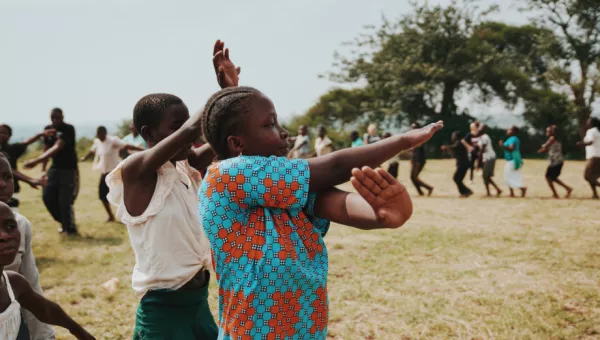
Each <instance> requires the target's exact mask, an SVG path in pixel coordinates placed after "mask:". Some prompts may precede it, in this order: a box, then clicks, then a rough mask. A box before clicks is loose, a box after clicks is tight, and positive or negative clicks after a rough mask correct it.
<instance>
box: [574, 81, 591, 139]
mask: <svg viewBox="0 0 600 340" xmlns="http://www.w3.org/2000/svg"><path fill="white" fill-rule="evenodd" d="M571 89H572V91H573V96H574V97H575V99H574V100H573V103H574V104H575V108H576V113H577V124H578V127H579V136H580V137H582V138H583V136H585V132H586V122H587V120H588V119H589V118H590V114H591V110H590V107H589V106H588V105H587V103H586V100H585V83H584V84H578V86H576V87H573V86H572V87H571Z"/></svg>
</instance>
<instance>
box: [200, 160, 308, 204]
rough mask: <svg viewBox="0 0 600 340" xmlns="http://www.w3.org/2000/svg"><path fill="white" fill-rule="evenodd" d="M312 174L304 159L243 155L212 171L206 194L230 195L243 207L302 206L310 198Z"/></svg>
mask: <svg viewBox="0 0 600 340" xmlns="http://www.w3.org/2000/svg"><path fill="white" fill-rule="evenodd" d="M309 178H310V169H309V166H308V162H307V161H306V160H304V159H293V160H292V159H287V158H284V157H268V158H267V157H258V156H240V157H236V158H232V159H228V160H225V161H222V162H221V163H219V164H218V165H217V166H216V167H213V168H212V169H211V170H210V171H209V174H207V178H206V181H207V184H208V188H206V196H207V197H209V198H211V199H213V200H220V199H221V198H223V197H227V198H228V199H229V200H231V201H232V202H235V203H236V204H238V205H240V206H241V207H268V208H280V209H288V210H294V209H302V208H304V207H305V206H306V203H307V200H308V187H309Z"/></svg>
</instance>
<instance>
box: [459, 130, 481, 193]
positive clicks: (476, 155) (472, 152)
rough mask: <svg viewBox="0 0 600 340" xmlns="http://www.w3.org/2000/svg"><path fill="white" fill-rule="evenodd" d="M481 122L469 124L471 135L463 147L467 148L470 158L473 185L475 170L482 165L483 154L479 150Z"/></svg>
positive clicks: (463, 142) (464, 140)
mask: <svg viewBox="0 0 600 340" xmlns="http://www.w3.org/2000/svg"><path fill="white" fill-rule="evenodd" d="M480 125H481V124H480V123H479V122H473V123H471V124H469V133H467V135H466V136H465V137H464V138H463V139H462V141H461V143H462V145H464V146H465V148H467V155H468V157H469V170H470V173H469V179H470V181H471V184H473V173H474V172H475V168H477V169H480V168H481V165H482V160H481V152H480V150H479V146H478V142H479V137H480V135H479V126H480Z"/></svg>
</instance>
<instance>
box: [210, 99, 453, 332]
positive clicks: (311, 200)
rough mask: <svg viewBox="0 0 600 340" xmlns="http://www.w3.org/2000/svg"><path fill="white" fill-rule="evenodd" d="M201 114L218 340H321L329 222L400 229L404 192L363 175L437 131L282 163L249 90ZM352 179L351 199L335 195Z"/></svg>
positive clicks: (384, 176) (276, 136)
mask: <svg viewBox="0 0 600 340" xmlns="http://www.w3.org/2000/svg"><path fill="white" fill-rule="evenodd" d="M203 115H204V117H203V122H202V126H203V132H204V135H205V137H206V139H207V140H208V142H209V143H210V145H211V147H212V148H213V150H214V152H215V153H216V154H217V157H218V160H219V161H218V162H217V163H216V164H213V165H212V166H211V167H209V169H208V172H207V175H206V176H205V178H204V180H203V182H202V185H201V187H200V191H199V212H200V216H201V220H202V224H203V226H204V228H205V230H206V233H207V236H208V237H209V240H210V242H211V248H212V251H213V262H214V265H215V270H216V274H217V282H218V284H219V318H220V320H219V339H325V338H326V333H327V321H328V308H329V307H328V298H327V268H328V259H327V249H326V247H325V244H324V242H323V237H324V236H325V234H326V233H327V230H328V228H329V221H334V222H336V223H340V224H343V225H350V226H353V227H357V228H361V229H377V228H397V227H399V226H401V225H402V224H404V223H405V222H406V221H407V220H408V218H409V217H410V216H411V214H412V203H411V200H410V197H409V195H408V193H407V192H406V188H404V186H402V185H401V184H400V183H398V182H397V181H396V180H395V179H394V178H392V177H391V176H390V175H389V174H388V173H387V172H385V171H383V170H381V169H376V170H373V169H371V168H369V167H368V166H372V167H375V166H377V165H378V164H381V163H382V162H384V161H385V160H387V159H389V158H391V157H393V156H395V155H396V154H398V153H399V152H400V151H402V150H407V149H411V148H413V147H416V146H418V145H420V144H422V143H424V142H426V141H427V140H428V139H429V138H431V136H432V135H433V134H434V133H435V132H436V131H437V130H439V129H440V128H441V127H442V123H441V122H438V123H436V124H432V125H429V126H427V127H425V128H423V129H419V130H413V131H410V132H408V133H407V134H405V135H400V136H394V137H390V138H388V139H386V140H383V141H380V142H378V143H375V144H372V145H366V146H363V147H356V148H351V149H345V150H340V151H337V152H333V153H330V154H327V155H325V156H321V157H316V158H311V159H308V160H306V159H293V160H290V159H287V158H285V156H286V155H287V153H288V151H289V146H288V143H287V137H288V132H287V131H286V130H285V129H283V128H282V127H281V126H280V125H279V123H278V121H277V113H276V111H275V108H274V106H273V103H272V102H271V101H270V100H269V98H267V97H266V96H265V95H264V94H262V93H261V92H259V91H257V90H256V89H253V88H249V87H239V88H232V89H225V90H222V91H220V92H218V93H216V94H215V95H213V96H212V97H211V98H210V99H209V101H208V103H207V104H206V105H205V109H204V113H203ZM360 167H362V169H360V170H359V169H358V168H360ZM351 176H352V179H351ZM350 179H351V182H352V184H353V186H354V187H355V188H356V189H357V191H358V192H359V194H354V193H348V192H343V191H340V190H338V189H336V188H334V186H335V185H338V184H341V183H344V182H347V181H348V180H350Z"/></svg>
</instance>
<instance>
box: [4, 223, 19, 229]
mask: <svg viewBox="0 0 600 340" xmlns="http://www.w3.org/2000/svg"><path fill="white" fill-rule="evenodd" d="M15 228H17V225H16V224H13V223H10V224H8V225H6V229H8V230H14V229H15Z"/></svg>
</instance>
